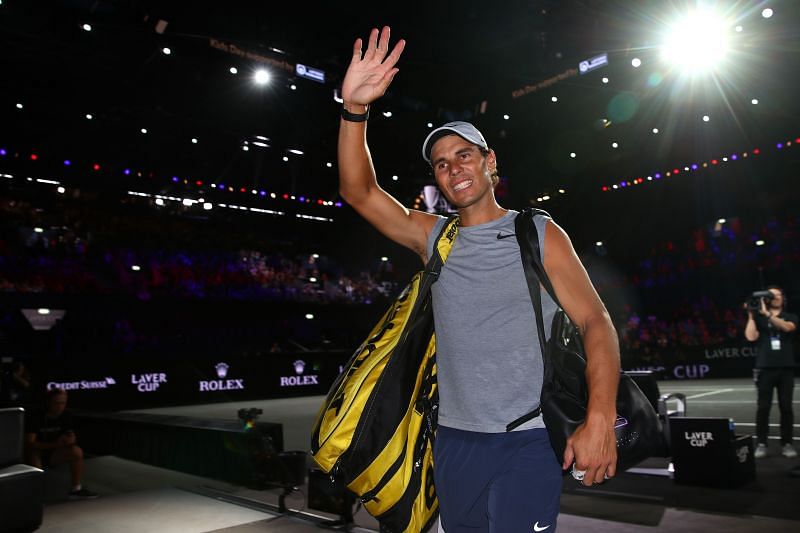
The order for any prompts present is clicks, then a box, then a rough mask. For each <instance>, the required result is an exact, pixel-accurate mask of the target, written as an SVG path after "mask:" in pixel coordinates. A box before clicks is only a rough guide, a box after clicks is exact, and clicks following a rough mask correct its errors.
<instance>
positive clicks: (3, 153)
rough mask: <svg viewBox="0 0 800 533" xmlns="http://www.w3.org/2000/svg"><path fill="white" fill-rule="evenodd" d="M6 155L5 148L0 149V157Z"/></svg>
mask: <svg viewBox="0 0 800 533" xmlns="http://www.w3.org/2000/svg"><path fill="white" fill-rule="evenodd" d="M7 153H8V152H6V149H5V148H0V155H2V156H5V155H6V154H7Z"/></svg>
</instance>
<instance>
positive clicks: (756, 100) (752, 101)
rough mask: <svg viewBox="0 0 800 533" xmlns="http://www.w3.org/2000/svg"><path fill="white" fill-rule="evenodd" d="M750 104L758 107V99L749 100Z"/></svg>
mask: <svg viewBox="0 0 800 533" xmlns="http://www.w3.org/2000/svg"><path fill="white" fill-rule="evenodd" d="M750 103H751V104H753V105H758V98H753V99H752V100H750Z"/></svg>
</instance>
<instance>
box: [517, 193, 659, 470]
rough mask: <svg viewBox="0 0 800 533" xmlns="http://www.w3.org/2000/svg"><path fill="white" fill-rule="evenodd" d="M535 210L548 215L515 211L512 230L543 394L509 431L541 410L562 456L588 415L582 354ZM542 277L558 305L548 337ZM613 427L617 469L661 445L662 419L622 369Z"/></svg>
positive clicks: (559, 455)
mask: <svg viewBox="0 0 800 533" xmlns="http://www.w3.org/2000/svg"><path fill="white" fill-rule="evenodd" d="M535 214H542V215H545V216H547V213H546V212H544V211H541V210H534V209H526V210H524V211H522V212H521V213H520V214H519V215H517V218H516V220H515V231H516V234H517V242H518V243H519V245H520V251H521V255H522V262H523V268H524V270H525V278H526V281H527V283H528V290H529V291H530V295H531V300H532V301H533V307H534V311H535V313H536V326H537V330H538V334H539V342H540V344H541V346H542V354H543V356H544V380H543V383H542V396H541V401H540V404H539V407H537V409H536V410H535V411H533V412H531V413H529V414H527V415H525V416H523V417H521V418H520V419H518V420H515V421H514V422H511V423H510V424H509V425H508V427H507V429H508V430H509V431H510V430H511V429H514V428H515V427H517V426H519V425H520V424H522V423H523V422H525V421H527V420H530V419H532V418H534V417H536V416H538V415H539V414H540V413H541V414H542V416H543V417H544V422H545V425H546V426H547V431H548V434H549V436H550V444H551V445H552V447H553V450H554V451H555V453H556V456H557V458H558V461H559V462H561V461H563V458H564V450H565V449H566V446H567V439H568V438H569V437H570V436H571V435H572V434H573V433H574V432H575V430H576V429H577V428H578V426H580V425H581V424H583V422H584V420H585V419H586V405H587V403H588V400H589V392H588V387H587V383H586V356H585V352H584V349H583V339H581V336H580V333H579V331H578V328H576V327H575V325H574V324H573V323H572V322H571V321H570V319H569V317H568V316H567V314H566V313H565V312H564V310H563V309H562V308H561V304H559V302H558V298H557V297H556V294H555V290H554V289H553V286H552V284H551V283H550V279H549V278H548V276H547V273H546V272H545V270H544V265H543V264H542V258H541V254H540V250H539V235H538V232H537V230H536V225H535V224H534V222H533V216H534V215H535ZM540 282H541V284H542V286H544V288H545V289H546V290H547V292H548V294H549V295H550V297H551V298H552V299H553V301H554V302H555V303H556V305H557V306H558V310H557V311H556V313H555V316H554V317H553V324H552V328H551V331H550V339H549V340H548V341H547V342H545V335H544V321H543V319H542V298H541V292H540V288H539V287H540V285H539V283H540ZM614 431H615V433H616V438H617V469H618V470H625V469H627V468H630V467H631V466H633V465H635V464H637V463H639V462H641V461H642V460H644V459H646V458H647V457H651V456H653V455H658V454H659V453H661V452H662V451H663V450H664V436H663V431H662V427H661V421H660V420H659V418H658V415H657V414H656V412H655V409H653V406H652V404H651V403H650V401H649V400H648V399H647V397H646V396H645V395H644V393H643V392H642V391H641V389H640V388H639V386H638V385H636V383H635V382H634V381H633V379H632V378H631V377H630V376H628V375H626V374H624V373H622V374H620V380H619V387H618V389H617V420H616V423H615V425H614Z"/></svg>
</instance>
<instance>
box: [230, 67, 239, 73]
mask: <svg viewBox="0 0 800 533" xmlns="http://www.w3.org/2000/svg"><path fill="white" fill-rule="evenodd" d="M228 72H230V73H231V74H238V73H239V69H238V68H236V67H231V68H229V69H228Z"/></svg>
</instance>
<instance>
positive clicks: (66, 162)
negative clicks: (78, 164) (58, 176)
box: [64, 159, 72, 167]
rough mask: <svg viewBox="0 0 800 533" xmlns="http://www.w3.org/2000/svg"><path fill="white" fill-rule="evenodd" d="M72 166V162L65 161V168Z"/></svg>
mask: <svg viewBox="0 0 800 533" xmlns="http://www.w3.org/2000/svg"><path fill="white" fill-rule="evenodd" d="M71 164H72V161H70V160H69V159H65V160H64V166H65V167H68V166H70V165H71Z"/></svg>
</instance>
